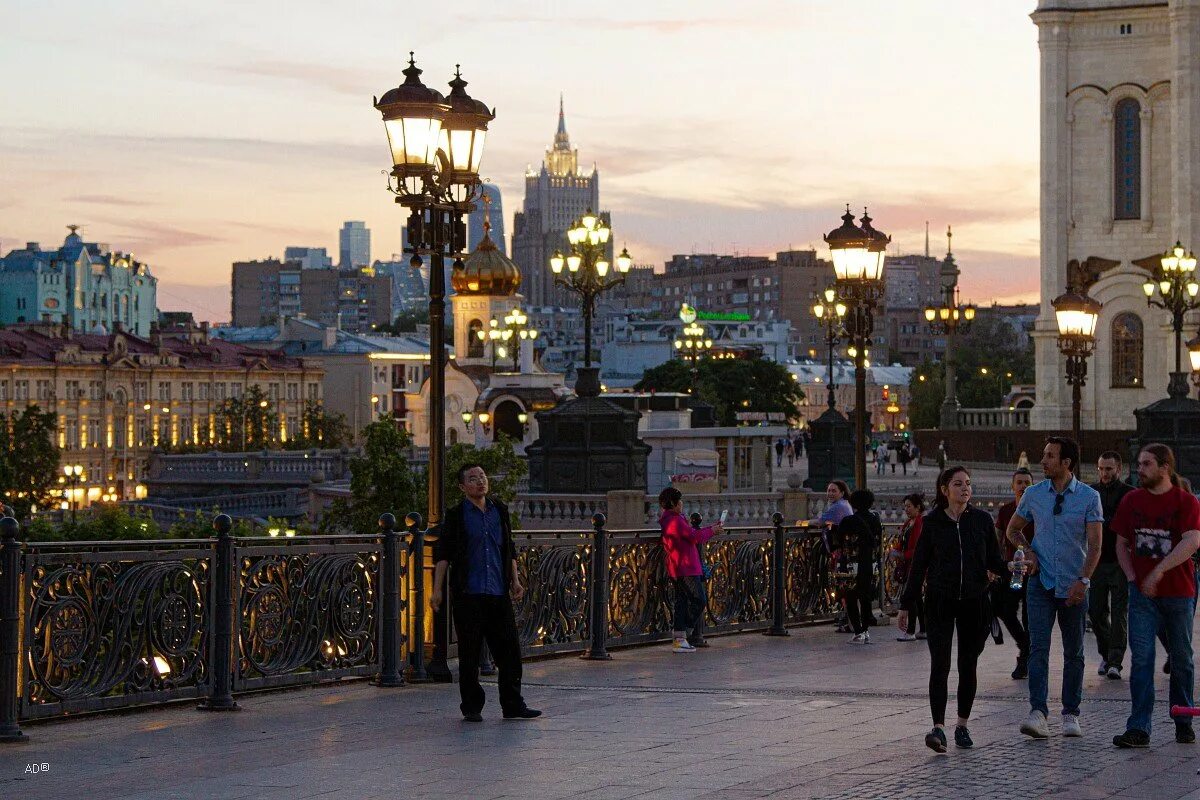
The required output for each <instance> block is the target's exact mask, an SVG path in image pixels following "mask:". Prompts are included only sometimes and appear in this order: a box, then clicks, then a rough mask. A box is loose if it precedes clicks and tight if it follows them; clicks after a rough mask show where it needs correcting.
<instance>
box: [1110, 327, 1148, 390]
mask: <svg viewBox="0 0 1200 800" xmlns="http://www.w3.org/2000/svg"><path fill="white" fill-rule="evenodd" d="M1143 342H1144V337H1143V335H1142V318H1141V317H1139V316H1138V315H1137V314H1133V313H1130V312H1126V313H1124V314H1118V315H1117V317H1116V318H1115V319H1114V320H1113V321H1112V385H1113V386H1114V387H1129V388H1136V389H1140V388H1141V387H1142V385H1143V382H1144V379H1145V376H1144V375H1143V373H1142V350H1143Z"/></svg>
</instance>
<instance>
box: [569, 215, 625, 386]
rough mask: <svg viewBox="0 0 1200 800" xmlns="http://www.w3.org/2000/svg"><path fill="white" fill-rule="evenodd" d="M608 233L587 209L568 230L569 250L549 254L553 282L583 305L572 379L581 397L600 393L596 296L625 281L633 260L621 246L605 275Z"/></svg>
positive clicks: (607, 267)
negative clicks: (579, 356)
mask: <svg viewBox="0 0 1200 800" xmlns="http://www.w3.org/2000/svg"><path fill="white" fill-rule="evenodd" d="M611 237H612V229H611V228H610V227H608V225H607V224H605V222H604V220H602V219H600V217H598V216H596V215H595V214H594V213H592V211H591V210H590V209H589V210H588V212H587V213H586V214H584V215H583V216H582V217H580V218H579V219H578V220H576V222H575V223H574V224H573V225H572V226H571V228H570V230H568V231H567V241H568V242H569V243H570V253H569V254H568V255H565V256H564V255H563V254H562V252H561V251H555V253H554V255H553V256H551V257H550V270H551V272H553V273H554V283H555V284H556V285H558V286H562V287H563V288H564V289H567V290H568V291H571V292H574V293H575V294H577V295H579V299H580V302H581V305H582V307H583V369H581V370H580V371H579V378H578V379H577V380H576V382H575V393H576V394H577V395H579V396H580V397H595V396H597V395H598V394H599V393H600V370H599V369H595V370H593V369H592V315H593V314H594V313H595V310H596V298H597V297H598V296H600V295H601V294H602V293H604V292H606V291H608V290H609V289H611V288H613V287H614V286H619V285H620V284H622V283H624V282H625V275H626V274H627V273H628V272H629V268H630V266H632V264H633V259H632V258H630V256H629V251H628V250H626V249H624V248H622V249H621V253H620V255H618V256H617V259H616V260H617V264H616V276H615V277H613V278H609V277H608V274H609V269H610V268H611V267H612V265H611V264H609V263H608V259H607V258H606V255H605V252H606V250H607V249H608V240H609V239H610V238H611ZM564 267H565V268H566V273H565V275H564V273H563V268H564Z"/></svg>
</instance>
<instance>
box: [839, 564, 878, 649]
mask: <svg viewBox="0 0 1200 800" xmlns="http://www.w3.org/2000/svg"><path fill="white" fill-rule="evenodd" d="M872 577H873V576H872V575H871V568H870V567H869V566H868V567H863V566H860V567H859V568H858V577H857V578H855V579H854V589H853V590H851V592H850V596H849V597H847V598H846V613H847V614H849V615H850V627H851V628H852V629H853V630H854V632H855V633H856V634H858V633H866V630H867V627H868V626H869V625H870V624H871V623H872V622H874V621H875V614H874V613H873V612H872V610H871V605H872V602H871V601H872V600H873V599H874V593H873V592H872V591H871V584H872V583H873V581H872V580H871V579H872Z"/></svg>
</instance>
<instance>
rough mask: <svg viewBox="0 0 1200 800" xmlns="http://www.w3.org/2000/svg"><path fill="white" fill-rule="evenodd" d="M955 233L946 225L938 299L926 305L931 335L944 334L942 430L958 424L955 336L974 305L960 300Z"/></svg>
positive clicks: (966, 323)
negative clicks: (933, 303) (953, 245)
mask: <svg viewBox="0 0 1200 800" xmlns="http://www.w3.org/2000/svg"><path fill="white" fill-rule="evenodd" d="M953 237H954V234H953V233H952V232H951V230H950V228H949V227H947V228H946V259H945V260H944V261H943V262H942V271H941V284H942V296H941V302H940V303H939V304H937V305H931V306H928V307H926V308H925V322H926V323H927V324H928V326H929V332H930V333H931V334H933V335H934V336H945V337H946V352H945V355H944V356H943V357H942V367H943V369H944V371H945V377H946V397H945V399H943V400H942V410H941V416H940V424H939V426H938V427H940V428H941V429H942V430H954V429H956V428H957V427H958V408H959V406H958V376H957V374H956V372H955V365H954V340H955V337H956V335H957V334H958V333H960V332H961V333H966V332H967V331H968V330H969V329H970V327H971V323H972V322H973V321H974V320H975V306H974V304H972V303H967V304H966V305H965V306H964V305H962V304H961V303H960V302H959V294H958V276H959V269H958V264H956V263H955V262H954V252H953V248H952V247H951V246H950V245H951V242H952V241H953Z"/></svg>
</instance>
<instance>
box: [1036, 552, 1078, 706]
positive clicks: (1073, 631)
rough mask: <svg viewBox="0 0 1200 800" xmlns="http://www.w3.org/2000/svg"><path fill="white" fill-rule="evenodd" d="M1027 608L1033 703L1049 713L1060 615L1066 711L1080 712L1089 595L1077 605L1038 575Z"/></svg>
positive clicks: (1063, 693)
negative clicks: (1052, 637)
mask: <svg viewBox="0 0 1200 800" xmlns="http://www.w3.org/2000/svg"><path fill="white" fill-rule="evenodd" d="M1025 607H1026V609H1027V611H1028V614H1029V706H1030V708H1031V709H1033V710H1034V711H1040V712H1042V713H1043V714H1049V711H1048V710H1047V707H1046V696H1047V695H1048V694H1049V692H1050V631H1051V630H1053V628H1054V620H1055V618H1056V617H1057V618H1058V630H1059V633H1061V634H1062V642H1063V678H1062V713H1064V714H1075V715H1078V714H1079V704H1080V703H1081V702H1082V701H1083V629H1084V620H1085V619H1086V618H1087V596H1086V595H1084V600H1083V602H1082V603H1080V604H1079V605H1077V606H1069V605H1067V601H1066V598H1058V597H1055V596H1054V590H1052V589H1046V588H1045V587H1044V586H1042V582H1041V580H1040V579H1039V578H1038V576H1036V575H1035V576H1034V577H1033V578H1032V579H1031V580H1030V581H1029V585H1028V586H1027V588H1026V594H1025Z"/></svg>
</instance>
